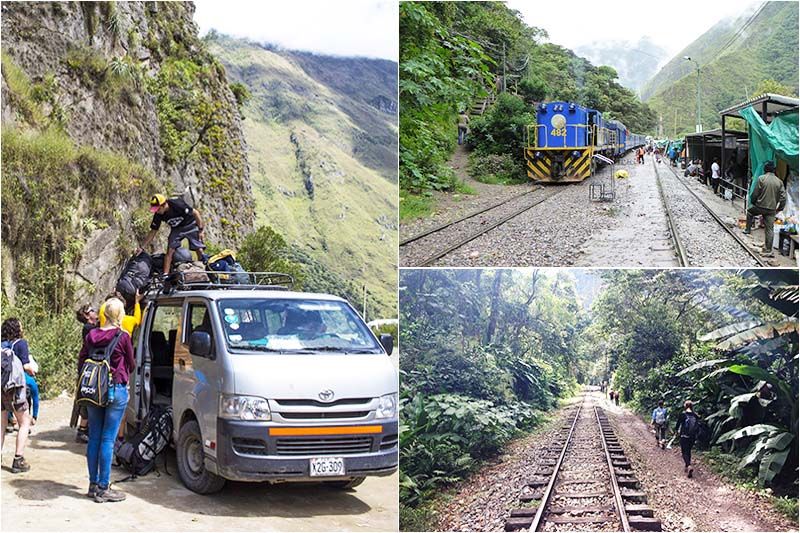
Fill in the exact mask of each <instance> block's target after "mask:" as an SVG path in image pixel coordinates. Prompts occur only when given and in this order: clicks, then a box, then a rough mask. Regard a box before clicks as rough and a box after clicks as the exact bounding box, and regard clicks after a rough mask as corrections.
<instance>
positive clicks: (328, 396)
mask: <svg viewBox="0 0 800 533" xmlns="http://www.w3.org/2000/svg"><path fill="white" fill-rule="evenodd" d="M319 399H320V400H322V401H323V402H329V401H331V400H333V391H332V390H330V389H325V390H324V391H322V392H320V393H319Z"/></svg>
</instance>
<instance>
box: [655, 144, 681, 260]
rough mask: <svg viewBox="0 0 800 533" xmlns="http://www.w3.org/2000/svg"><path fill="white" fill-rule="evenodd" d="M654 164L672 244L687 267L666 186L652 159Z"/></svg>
mask: <svg viewBox="0 0 800 533" xmlns="http://www.w3.org/2000/svg"><path fill="white" fill-rule="evenodd" d="M651 162H652V163H653V170H654V171H655V173H656V185H657V186H658V194H659V195H660V196H661V203H662V204H664V208H665V209H666V211H667V225H668V226H669V233H670V237H672V244H673V245H674V246H675V251H676V253H677V255H678V262H679V263H680V266H682V267H687V266H690V265H689V257H688V256H687V255H686V250H685V249H684V248H683V243H681V239H680V237H678V225H677V224H675V219H674V218H673V217H672V209H670V207H669V202H668V201H667V195H666V194H665V193H664V186H663V185H662V184H661V175H660V174H659V173H658V167H657V166H656V161H655V159H654V158H653V159H651Z"/></svg>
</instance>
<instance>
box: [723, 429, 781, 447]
mask: <svg viewBox="0 0 800 533" xmlns="http://www.w3.org/2000/svg"><path fill="white" fill-rule="evenodd" d="M780 430H781V429H780V428H779V427H776V426H773V425H771V424H754V425H752V426H747V427H745V428H741V429H733V430H731V431H728V432H727V433H724V434H722V435H720V437H719V438H718V439H717V444H720V443H722V442H725V441H726V440H731V439H734V440H736V439H740V438H742V437H753V436H756V435H763V434H764V433H769V432H772V431H780Z"/></svg>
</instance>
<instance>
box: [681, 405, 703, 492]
mask: <svg viewBox="0 0 800 533" xmlns="http://www.w3.org/2000/svg"><path fill="white" fill-rule="evenodd" d="M683 409H684V410H683V412H682V413H681V414H680V415H679V416H678V422H677V423H676V424H675V433H677V434H678V435H680V438H681V456H682V457H683V464H684V467H683V471H684V472H685V473H686V475H687V477H692V473H693V472H694V468H692V446H694V441H695V439H697V432H698V431H699V429H700V419H699V418H698V416H697V415H696V414H695V412H694V411H693V410H692V401H691V400H686V401H685V402H683Z"/></svg>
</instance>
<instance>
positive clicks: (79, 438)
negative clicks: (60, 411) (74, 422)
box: [75, 429, 89, 444]
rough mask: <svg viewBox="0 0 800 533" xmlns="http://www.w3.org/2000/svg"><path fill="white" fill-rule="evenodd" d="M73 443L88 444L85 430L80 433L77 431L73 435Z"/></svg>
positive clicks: (87, 435) (87, 434)
mask: <svg viewBox="0 0 800 533" xmlns="http://www.w3.org/2000/svg"><path fill="white" fill-rule="evenodd" d="M75 442H82V443H84V444H86V443H87V442H89V433H88V432H87V431H85V430H84V431H81V430H80V429H79V430H78V432H77V433H75Z"/></svg>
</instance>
